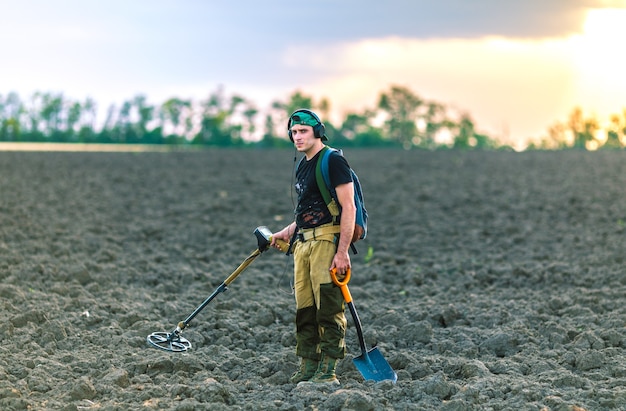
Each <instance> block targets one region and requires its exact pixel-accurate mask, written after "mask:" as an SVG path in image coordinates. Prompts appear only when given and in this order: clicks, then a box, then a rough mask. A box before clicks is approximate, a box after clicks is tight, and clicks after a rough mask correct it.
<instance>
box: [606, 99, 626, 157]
mask: <svg viewBox="0 0 626 411" xmlns="http://www.w3.org/2000/svg"><path fill="white" fill-rule="evenodd" d="M609 121H610V125H609V129H608V130H607V133H606V142H605V143H604V145H603V147H604V148H612V149H616V148H624V144H625V142H626V109H624V110H623V112H622V116H620V115H618V114H612V115H611V116H610V118H609Z"/></svg>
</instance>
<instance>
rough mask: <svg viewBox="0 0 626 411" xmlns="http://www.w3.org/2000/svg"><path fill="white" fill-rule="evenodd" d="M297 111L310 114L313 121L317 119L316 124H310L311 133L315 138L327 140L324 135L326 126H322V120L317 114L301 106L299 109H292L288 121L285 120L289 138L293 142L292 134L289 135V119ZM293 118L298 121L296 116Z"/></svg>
mask: <svg viewBox="0 0 626 411" xmlns="http://www.w3.org/2000/svg"><path fill="white" fill-rule="evenodd" d="M298 113H306V114H308V115H310V116H311V117H313V118H314V119H315V121H317V124H316V125H314V126H312V127H313V135H314V136H315V138H321V139H322V140H323V141H326V140H328V137H327V136H326V126H324V123H322V120H320V118H319V117H318V116H317V114H315V113H314V112H312V111H311V110H307V109H306V108H301V109H298V110H296V111H294V112H293V113H292V114H291V115H290V116H289V121H288V122H287V133H288V134H289V140H291V142H292V143H293V136H292V135H291V119H292V118H293V117H294V116H296V115H297V114H298ZM295 120H296V121H298V119H297V118H296V119H295Z"/></svg>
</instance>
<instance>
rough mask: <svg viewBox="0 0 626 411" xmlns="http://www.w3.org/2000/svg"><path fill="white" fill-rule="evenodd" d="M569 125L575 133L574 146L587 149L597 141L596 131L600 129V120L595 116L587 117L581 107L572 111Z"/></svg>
mask: <svg viewBox="0 0 626 411" xmlns="http://www.w3.org/2000/svg"><path fill="white" fill-rule="evenodd" d="M567 124H568V126H569V129H570V130H571V132H572V134H573V135H574V148H578V149H587V148H589V147H590V146H591V145H592V144H594V142H595V143H597V141H596V132H597V131H598V130H599V129H600V126H599V123H598V120H596V119H595V118H594V117H590V118H585V116H584V115H583V111H582V109H581V108H580V107H576V108H574V110H573V111H572V112H571V113H570V116H569V120H568V123H567Z"/></svg>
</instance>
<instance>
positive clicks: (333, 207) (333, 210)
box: [315, 145, 339, 222]
mask: <svg viewBox="0 0 626 411" xmlns="http://www.w3.org/2000/svg"><path fill="white" fill-rule="evenodd" d="M331 152H332V150H331V149H330V148H329V147H328V146H326V145H325V146H324V148H323V149H322V150H321V151H320V156H319V157H318V159H317V164H316V165H315V180H316V181H317V187H318V188H319V190H320V193H321V194H322V198H323V199H324V203H326V207H328V211H330V214H331V215H332V216H333V217H334V218H333V219H334V220H335V222H336V220H337V217H338V216H339V205H338V204H337V202H336V201H335V199H334V198H333V196H332V195H331V194H330V190H329V189H328V187H327V186H326V182H325V181H324V176H323V174H322V163H323V161H322V159H323V158H324V156H328V155H330V153H331Z"/></svg>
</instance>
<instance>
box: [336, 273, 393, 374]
mask: <svg viewBox="0 0 626 411" xmlns="http://www.w3.org/2000/svg"><path fill="white" fill-rule="evenodd" d="M330 277H331V278H332V280H333V283H335V285H337V286H338V287H339V288H341V293H342V294H343V298H344V300H346V304H348V308H349V309H350V314H352V319H353V320H354V326H355V328H356V333H357V335H358V336H359V345H360V346H361V355H359V356H358V357H355V358H354V359H352V362H354V365H355V366H356V368H357V370H359V372H360V373H361V375H362V376H363V378H365V380H374V381H377V382H378V381H384V380H391V381H392V382H393V383H394V384H395V383H396V381H397V380H398V375H397V374H396V372H395V371H394V370H393V368H391V366H390V365H389V363H388V362H387V360H385V358H384V357H383V355H382V354H381V353H380V351H378V348H377V347H373V348H372V349H371V350H369V351H368V350H367V348H366V347H365V340H364V339H363V331H362V329H361V321H360V320H359V316H358V315H357V313H356V308H355V307H354V303H353V302H352V295H351V294H350V290H349V289H348V282H349V281H350V269H348V271H347V272H346V277H345V278H344V279H343V281H339V280H338V279H337V269H335V268H334V269H332V270H331V272H330Z"/></svg>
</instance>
